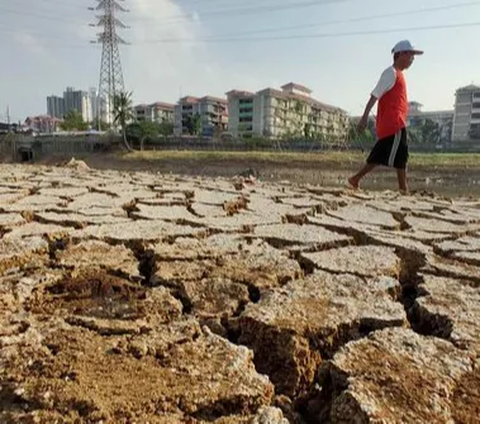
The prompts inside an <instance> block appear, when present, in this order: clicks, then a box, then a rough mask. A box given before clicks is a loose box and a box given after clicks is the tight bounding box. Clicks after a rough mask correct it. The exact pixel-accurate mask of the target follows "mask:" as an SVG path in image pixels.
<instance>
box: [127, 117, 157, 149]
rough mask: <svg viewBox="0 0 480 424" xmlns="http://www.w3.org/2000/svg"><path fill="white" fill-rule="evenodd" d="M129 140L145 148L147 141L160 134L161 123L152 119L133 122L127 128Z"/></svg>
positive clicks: (132, 143)
mask: <svg viewBox="0 0 480 424" xmlns="http://www.w3.org/2000/svg"><path fill="white" fill-rule="evenodd" d="M126 133H127V140H128V141H129V142H131V145H134V144H137V145H139V146H140V150H143V148H144V145H145V141H147V140H152V139H155V138H156V137H158V135H159V134H160V125H159V124H158V123H156V122H151V121H140V122H133V123H131V124H129V125H127V128H126Z"/></svg>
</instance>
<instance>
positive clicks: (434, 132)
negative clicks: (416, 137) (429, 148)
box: [421, 119, 442, 143]
mask: <svg viewBox="0 0 480 424" xmlns="http://www.w3.org/2000/svg"><path fill="white" fill-rule="evenodd" d="M441 133H442V131H441V128H440V125H439V124H438V123H437V122H433V121H432V120H431V119H427V120H425V122H424V123H423V125H422V127H421V137H422V141H423V142H424V143H438V141H439V140H440V136H441Z"/></svg>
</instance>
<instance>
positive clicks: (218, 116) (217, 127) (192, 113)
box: [174, 96, 228, 137]
mask: <svg viewBox="0 0 480 424" xmlns="http://www.w3.org/2000/svg"><path fill="white" fill-rule="evenodd" d="M197 120H198V128H196V127H197ZM174 124H175V130H174V131H175V135H177V136H180V135H185V134H191V135H193V134H195V133H197V132H198V133H199V134H197V135H202V136H204V137H211V136H213V135H214V133H215V132H216V131H218V132H223V131H225V130H226V129H227V125H228V108H227V101H226V100H225V99H221V98H218V97H213V96H204V97H193V96H186V97H182V98H181V99H180V100H179V101H178V104H176V105H175V112H174Z"/></svg>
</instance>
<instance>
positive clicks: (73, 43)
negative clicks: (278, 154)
mask: <svg viewBox="0 0 480 424" xmlns="http://www.w3.org/2000/svg"><path fill="white" fill-rule="evenodd" d="M118 1H119V3H121V4H122V6H123V7H125V8H127V9H129V12H128V13H118V18H119V19H121V20H122V21H123V22H124V23H125V24H126V25H128V26H129V28H127V29H122V30H119V35H120V36H121V37H122V38H124V39H125V40H126V41H128V42H129V44H128V45H124V46H121V47H120V52H121V58H122V65H123V72H124V79H125V85H126V89H127V90H128V91H131V92H132V93H133V98H134V102H135V103H153V102H155V101H164V102H171V103H175V102H176V101H178V99H179V97H180V96H185V95H193V96H204V95H213V96H221V97H223V96H224V95H225V93H226V92H227V91H229V90H231V89H239V90H249V91H257V90H260V89H263V88H265V87H275V88H278V87H280V86H281V85H283V84H285V83H288V82H296V83H299V84H302V85H305V86H307V87H309V88H311V89H312V90H313V94H312V96H313V97H315V98H316V99H318V100H320V101H322V102H324V103H329V104H333V105H335V106H338V107H341V108H343V109H345V110H346V111H347V112H349V113H350V114H360V113H361V112H362V110H363V107H364V105H365V103H366V102H367V100H368V97H369V94H370V92H371V90H372V88H373V87H374V86H375V84H376V82H377V80H378V78H379V76H380V74H381V73H382V71H383V70H384V69H385V68H386V67H387V66H389V65H390V64H391V59H392V58H391V53H390V51H391V48H392V47H393V45H394V44H395V43H396V42H397V41H399V40H402V39H409V40H410V41H411V42H412V43H413V44H414V45H415V46H417V47H419V48H422V49H424V50H425V55H424V56H421V57H418V58H417V59H416V61H415V63H414V65H413V66H412V68H411V69H410V70H408V71H407V74H406V78H407V82H408V91H409V99H410V100H415V101H418V102H420V103H422V104H423V105H424V110H440V109H453V104H454V101H455V97H454V94H455V90H456V89H457V88H458V87H461V86H465V85H468V84H471V83H477V84H480V54H479V51H478V40H479V39H480V1H467V0H403V1H401V2H399V1H392V0H316V1H315V0H125V1H121V0H118ZM97 5H98V0H14V1H13V0H0V36H1V40H2V42H1V43H0V55H1V56H0V57H1V58H2V61H1V65H0V121H2V120H5V118H6V110H7V107H9V110H10V116H11V119H12V120H13V121H18V120H21V121H23V120H24V119H25V117H26V116H28V115H35V114H42V113H46V97H47V96H48V95H51V94H57V95H61V94H62V93H63V91H64V89H65V87H67V86H72V87H75V88H77V89H83V90H86V89H88V88H89V87H98V80H99V74H100V58H101V51H102V50H101V45H100V44H92V43H91V42H90V41H91V40H95V39H96V34H97V33H99V32H100V31H101V28H99V27H91V26H89V24H91V23H96V22H97V19H96V16H98V15H99V14H100V13H101V12H100V11H91V10H88V8H89V7H96V6H97Z"/></svg>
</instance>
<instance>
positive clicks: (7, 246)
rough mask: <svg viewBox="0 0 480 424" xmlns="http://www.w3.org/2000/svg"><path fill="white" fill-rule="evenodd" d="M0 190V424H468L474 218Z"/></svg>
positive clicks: (306, 194)
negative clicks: (0, 423)
mask: <svg viewBox="0 0 480 424" xmlns="http://www.w3.org/2000/svg"><path fill="white" fill-rule="evenodd" d="M77 165H79V164H77ZM80 165H81V164H80ZM0 173H1V179H0V235H1V239H0V324H1V325H0V422H2V423H40V424H43V423H45V424H47V423H72V424H73V423H98V424H100V423H104V424H106V423H125V424H126V423H132V424H133V423H152V424H154V423H191V424H195V423H217V424H233V423H253V424H288V423H300V424H302V423H307V424H308V423H476V422H478V417H479V416H480V389H479V388H480V330H479V324H480V257H479V251H480V200H475V199H460V198H458V199H455V200H451V199H447V198H443V197H439V196H435V195H423V196H422V195H411V196H400V195H398V194H396V193H393V192H382V193H370V192H361V193H355V192H351V191H348V190H341V189H329V188H322V187H317V186H309V185H304V186H296V185H292V184H287V183H276V184H275V183H269V184H264V183H256V184H254V185H242V184H241V183H239V181H232V180H227V179H221V178H219V179H202V178H191V177H179V176H166V175H161V174H149V173H139V172H137V173H127V172H114V171H96V170H91V169H88V167H86V166H75V162H71V163H69V166H65V167H39V166H28V167H21V166H8V165H4V166H3V167H2V169H1V171H0Z"/></svg>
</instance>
